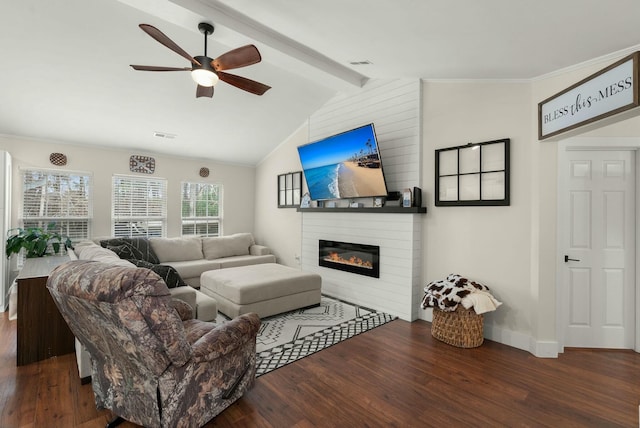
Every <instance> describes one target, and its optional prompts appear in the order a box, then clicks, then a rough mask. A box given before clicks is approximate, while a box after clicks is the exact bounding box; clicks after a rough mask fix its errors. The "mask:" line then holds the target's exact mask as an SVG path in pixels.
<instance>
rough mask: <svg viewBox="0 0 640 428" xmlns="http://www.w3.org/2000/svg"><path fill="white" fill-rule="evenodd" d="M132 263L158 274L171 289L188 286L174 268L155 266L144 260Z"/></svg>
mask: <svg viewBox="0 0 640 428" xmlns="http://www.w3.org/2000/svg"><path fill="white" fill-rule="evenodd" d="M131 263H133V264H134V265H136V266H137V267H141V268H146V269H149V270H151V271H152V272H155V273H157V274H158V276H159V277H160V278H162V280H163V281H164V283H165V284H167V287H169V288H175V287H183V286H186V285H187V284H186V283H185V282H184V281H183V280H182V278H181V277H180V274H179V273H178V271H177V270H175V269H174V268H173V267H172V266H169V265H154V264H153V263H149V262H145V261H144V260H131Z"/></svg>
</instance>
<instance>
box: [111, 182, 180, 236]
mask: <svg viewBox="0 0 640 428" xmlns="http://www.w3.org/2000/svg"><path fill="white" fill-rule="evenodd" d="M112 191H113V195H112V201H111V207H112V208H111V209H112V211H111V223H112V227H111V230H112V233H113V236H121V237H127V236H128V237H134V236H145V237H152V236H165V234H166V228H167V180H165V179H163V178H143V177H132V176H124V175H114V176H113V186H112Z"/></svg>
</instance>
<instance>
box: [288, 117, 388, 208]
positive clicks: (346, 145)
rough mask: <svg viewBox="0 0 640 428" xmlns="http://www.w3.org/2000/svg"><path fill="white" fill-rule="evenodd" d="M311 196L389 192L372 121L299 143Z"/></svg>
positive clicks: (351, 196)
mask: <svg viewBox="0 0 640 428" xmlns="http://www.w3.org/2000/svg"><path fill="white" fill-rule="evenodd" d="M298 155H299V156H300V163H301V164H302V170H303V172H304V178H305V180H306V182H307V187H308V188H309V196H310V197H311V199H313V200H315V201H317V200H327V199H347V198H367V197H375V196H387V185H386V182H385V178H384V172H383V170H382V161H381V159H380V150H379V148H378V140H377V139H376V133H375V129H374V127H373V123H370V124H368V125H364V126H361V127H359V128H355V129H352V130H350V131H346V132H343V133H340V134H336V135H332V136H330V137H327V138H323V139H322V140H318V141H314V142H312V143H309V144H305V145H304V146H299V147H298Z"/></svg>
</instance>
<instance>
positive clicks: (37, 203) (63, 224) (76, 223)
mask: <svg viewBox="0 0 640 428" xmlns="http://www.w3.org/2000/svg"><path fill="white" fill-rule="evenodd" d="M91 187H92V179H91V175H90V174H87V173H78V172H70V171H54V170H36V169H25V170H23V171H22V212H21V219H20V223H21V224H22V227H24V228H28V227H43V228H46V227H47V225H48V224H49V223H52V222H55V223H56V230H57V231H58V232H60V233H61V234H62V235H63V236H68V237H69V238H71V240H72V241H80V240H82V239H87V238H89V231H90V225H91V218H92V200H91V193H92V190H91Z"/></svg>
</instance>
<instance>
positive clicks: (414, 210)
mask: <svg viewBox="0 0 640 428" xmlns="http://www.w3.org/2000/svg"><path fill="white" fill-rule="evenodd" d="M297 210H298V212H302V213H319V212H322V213H326V212H333V213H376V214H425V213H426V212H427V207H409V208H404V207H400V206H398V207H362V208H348V207H336V208H297Z"/></svg>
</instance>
